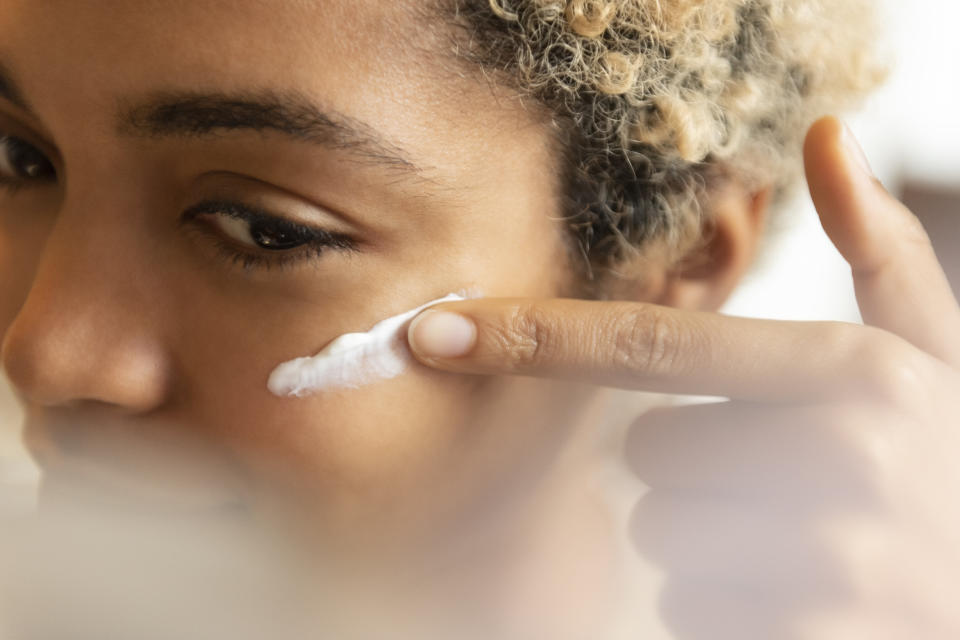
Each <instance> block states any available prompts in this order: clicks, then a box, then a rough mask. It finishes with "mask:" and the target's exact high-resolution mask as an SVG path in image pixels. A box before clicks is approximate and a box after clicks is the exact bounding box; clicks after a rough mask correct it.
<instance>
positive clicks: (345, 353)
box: [267, 293, 466, 398]
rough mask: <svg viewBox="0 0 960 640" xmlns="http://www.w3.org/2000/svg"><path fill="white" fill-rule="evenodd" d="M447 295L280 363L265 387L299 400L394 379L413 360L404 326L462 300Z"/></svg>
mask: <svg viewBox="0 0 960 640" xmlns="http://www.w3.org/2000/svg"><path fill="white" fill-rule="evenodd" d="M464 299H466V296H463V295H460V294H457V293H451V294H450V295H447V296H444V297H443V298H439V299H437V300H431V301H430V302H428V303H426V304H422V305H420V306H419V307H417V308H416V309H411V310H410V311H407V312H405V313H401V314H399V315H395V316H392V317H390V318H387V319H386V320H381V321H380V322H378V323H377V324H375V325H373V328H371V329H370V330H369V331H367V332H365V333H346V334H344V335H342V336H340V337H339V338H336V339H335V340H333V341H332V342H330V343H329V344H328V345H327V346H326V347H324V348H323V349H322V350H321V351H320V353H318V354H317V355H315V356H310V357H305V358H297V359H296V360H290V361H289V362H284V363H283V364H281V365H280V366H278V367H277V368H276V369H274V370H273V373H271V374H270V379H269V380H268V382H267V387H268V388H269V389H270V391H272V392H273V393H274V394H275V395H278V396H293V397H297V398H300V397H303V396H307V395H310V394H312V393H316V392H318V391H324V390H329V389H355V388H357V387H361V386H363V385H367V384H370V383H371V382H376V381H377V380H385V379H388V378H394V377H396V376H398V375H400V374H401V373H403V371H404V370H405V369H406V368H407V366H408V365H409V364H410V362H411V361H412V359H413V355H412V354H411V353H410V349H409V347H408V346H407V340H406V332H405V331H404V330H405V329H406V327H407V323H408V322H410V320H412V319H413V318H414V317H415V316H416V315H417V314H418V313H420V312H421V311H423V310H424V309H426V308H427V307H431V306H433V305H435V304H439V303H441V302H452V301H455V300H464Z"/></svg>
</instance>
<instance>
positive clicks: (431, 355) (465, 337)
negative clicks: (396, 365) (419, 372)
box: [407, 308, 477, 364]
mask: <svg viewBox="0 0 960 640" xmlns="http://www.w3.org/2000/svg"><path fill="white" fill-rule="evenodd" d="M407 342H408V343H409V344H410V350H411V351H412V352H413V354H414V355H415V356H416V357H417V358H418V359H419V360H420V361H421V362H424V363H425V364H435V363H437V362H438V361H442V360H450V359H454V358H461V357H463V356H465V355H467V354H469V353H470V352H471V351H472V350H473V348H474V346H476V344H477V325H476V323H475V322H474V321H473V320H471V319H470V318H468V317H466V316H464V315H462V314H459V313H454V312H452V311H446V310H443V309H437V308H430V309H427V310H425V311H423V312H421V313H420V314H419V315H418V316H417V317H415V318H414V319H413V320H412V321H411V322H410V327H409V328H408V329H407Z"/></svg>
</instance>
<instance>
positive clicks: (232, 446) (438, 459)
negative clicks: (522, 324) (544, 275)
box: [190, 348, 475, 531]
mask: <svg viewBox="0 0 960 640" xmlns="http://www.w3.org/2000/svg"><path fill="white" fill-rule="evenodd" d="M257 351H258V350H256V349H255V348H250V349H245V350H243V351H242V352H238V351H237V350H234V351H233V352H229V351H226V353H227V355H226V356H224V355H222V354H223V353H224V352H221V354H220V355H218V357H217V358H215V359H214V358H206V359H205V362H204V363H202V364H201V363H199V362H198V363H197V365H194V368H198V367H202V370H203V371H204V373H203V375H202V378H203V379H202V381H200V380H198V382H197V384H196V385H195V386H194V388H193V390H192V391H191V392H190V393H191V395H192V397H191V401H192V408H193V409H194V410H195V412H196V413H195V415H196V423H197V424H201V425H203V428H204V429H205V430H206V431H207V432H208V433H209V435H210V437H211V438H213V439H214V440H215V441H217V442H218V443H219V445H220V446H221V447H223V448H224V449H225V450H227V451H229V452H230V454H231V456H232V457H233V458H234V459H235V460H237V461H238V462H239V464H240V465H241V467H242V468H243V469H244V472H245V475H247V478H248V480H249V482H250V483H251V485H252V490H253V491H254V493H255V494H257V497H258V498H260V499H262V500H264V501H267V500H282V501H283V502H284V503H291V502H292V503H294V505H295V506H296V507H297V508H298V509H300V510H301V515H302V516H308V517H309V516H310V514H316V515H317V516H320V515H321V514H322V518H323V519H324V521H325V524H324V526H325V527H327V528H335V529H336V528H342V529H343V530H344V531H349V530H351V529H352V528H354V527H353V526H352V525H351V524H350V523H351V522H356V521H357V520H358V519H359V520H362V521H369V520H370V519H371V518H372V519H375V520H380V519H381V516H382V514H383V512H384V511H385V510H387V509H389V511H391V512H396V511H399V512H401V513H404V514H407V516H409V515H410V514H412V513H417V512H422V511H424V510H429V509H430V508H431V505H435V504H436V503H437V502H438V501H439V500H440V498H439V497H438V496H436V495H431V493H432V492H433V491H434V489H436V488H440V487H442V488H443V489H444V490H446V489H448V488H449V486H448V485H447V484H445V483H438V482H437V481H438V480H439V479H440V476H441V475H446V470H447V469H448V468H449V467H450V466H451V463H452V462H453V461H454V460H455V458H456V457H457V456H458V455H460V454H462V453H463V451H462V448H461V447H459V446H458V443H459V441H460V439H461V434H462V433H463V432H464V428H463V423H464V420H465V416H468V415H470V406H471V403H472V402H473V401H474V396H475V389H474V386H475V381H473V380H471V379H469V378H465V377H458V376H451V375H448V374H441V373H435V372H432V371H428V370H426V369H425V368H423V367H420V366H419V365H413V366H412V367H411V369H408V371H407V372H406V373H405V374H402V375H401V376H400V377H398V378H395V379H393V380H386V381H382V382H378V383H375V384H372V385H369V386H367V387H363V388H360V389H351V390H341V391H332V392H322V393H318V394H316V395H314V396H310V397H306V398H278V397H276V396H274V395H273V394H271V393H270V392H269V391H268V390H267V387H266V380H267V376H268V374H269V372H270V371H271V369H272V367H273V366H275V365H276V364H278V362H277V358H276V356H275V355H274V356H271V355H270V353H268V350H267V349H264V350H263V351H262V352H257ZM429 519H430V518H428V517H426V516H425V517H424V518H421V520H429Z"/></svg>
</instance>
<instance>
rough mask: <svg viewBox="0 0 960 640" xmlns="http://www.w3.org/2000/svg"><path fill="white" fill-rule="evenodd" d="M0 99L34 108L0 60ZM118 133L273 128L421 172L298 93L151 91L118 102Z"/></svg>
mask: <svg viewBox="0 0 960 640" xmlns="http://www.w3.org/2000/svg"><path fill="white" fill-rule="evenodd" d="M0 98H2V99H5V100H7V101H8V102H10V103H11V104H13V105H14V106H16V107H19V108H20V109H22V110H24V111H26V112H27V113H30V114H31V115H32V114H33V113H34V111H33V109H32V108H31V106H30V103H29V102H28V101H27V99H26V97H25V96H24V94H23V92H22V91H21V90H20V88H19V86H18V84H17V82H16V80H15V79H14V75H13V73H12V72H11V71H10V69H9V68H8V67H7V66H6V65H4V64H3V63H2V62H0ZM116 121H117V127H116V128H117V131H118V133H120V134H121V135H127V136H136V137H144V138H164V137H183V138H203V137H214V136H216V135H217V134H219V133H223V132H228V131H243V130H246V131H253V132H259V133H264V132H268V131H274V132H277V133H280V134H283V135H285V136H287V137H289V138H291V139H293V140H296V141H300V142H307V143H312V144H317V145H319V146H323V147H326V148H328V149H333V150H338V151H343V152H345V153H347V154H349V155H351V156H352V157H354V158H356V159H357V160H358V161H360V162H363V163H367V164H371V165H375V166H379V167H383V168H386V169H389V170H393V171H398V172H400V173H403V174H409V175H411V176H420V177H423V174H424V173H425V172H424V170H423V169H422V168H421V167H419V166H418V165H417V164H415V163H414V162H413V161H412V160H411V158H410V155H409V154H408V153H407V152H406V151H404V150H403V148H402V147H401V146H400V145H398V144H395V143H392V142H390V141H389V140H388V139H387V138H386V136H384V135H382V134H381V133H379V132H378V131H377V130H376V129H375V128H374V127H372V126H370V125H369V124H366V123H364V122H361V121H359V120H357V119H355V118H351V117H349V116H346V115H344V114H341V113H338V112H336V111H332V110H324V109H322V108H320V107H319V106H318V105H316V104H314V103H313V102H311V101H310V100H309V99H308V98H307V97H306V96H304V95H302V94H300V93H298V92H285V93H281V92H277V91H273V90H263V91H242V92H236V93H219V92H214V93H200V92H189V91H181V92H175V91H167V92H157V93H154V94H152V95H150V96H149V97H148V98H146V99H145V100H142V101H140V102H138V103H136V104H129V103H127V104H122V105H121V106H120V108H119V109H118V113H117V116H116Z"/></svg>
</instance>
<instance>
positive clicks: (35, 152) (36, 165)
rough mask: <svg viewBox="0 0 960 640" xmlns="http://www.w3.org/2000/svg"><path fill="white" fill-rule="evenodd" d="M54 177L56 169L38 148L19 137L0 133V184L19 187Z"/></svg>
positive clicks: (47, 180) (51, 179)
mask: <svg viewBox="0 0 960 640" xmlns="http://www.w3.org/2000/svg"><path fill="white" fill-rule="evenodd" d="M56 178H57V170H56V169H55V168H54V166H53V164H52V163H51V162H50V161H49V160H48V159H47V157H46V156H45V155H43V153H42V152H41V151H40V150H39V149H37V148H36V147H34V146H33V145H32V144H30V143H29V142H26V141H24V140H21V139H20V138H15V137H13V136H9V135H6V134H3V133H0V184H3V185H6V186H10V187H21V186H25V185H26V184H27V183H30V182H51V181H53V180H56Z"/></svg>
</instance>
